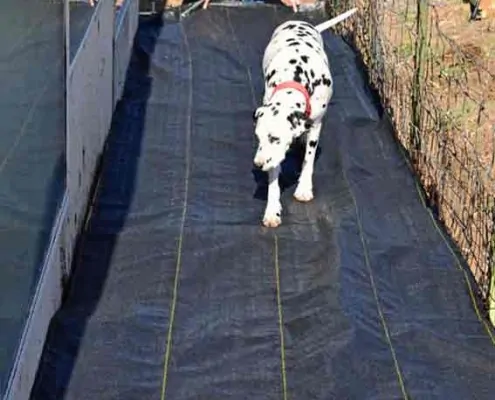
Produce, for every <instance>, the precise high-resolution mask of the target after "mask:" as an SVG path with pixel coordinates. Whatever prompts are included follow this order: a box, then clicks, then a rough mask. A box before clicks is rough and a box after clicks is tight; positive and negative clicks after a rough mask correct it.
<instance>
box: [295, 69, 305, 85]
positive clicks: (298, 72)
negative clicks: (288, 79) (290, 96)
mask: <svg viewBox="0 0 495 400" xmlns="http://www.w3.org/2000/svg"><path fill="white" fill-rule="evenodd" d="M303 72H304V70H303V69H302V68H301V66H300V65H298V66H296V70H295V71H294V78H293V79H294V81H296V82H298V83H301V82H302V79H301V75H302V74H303Z"/></svg>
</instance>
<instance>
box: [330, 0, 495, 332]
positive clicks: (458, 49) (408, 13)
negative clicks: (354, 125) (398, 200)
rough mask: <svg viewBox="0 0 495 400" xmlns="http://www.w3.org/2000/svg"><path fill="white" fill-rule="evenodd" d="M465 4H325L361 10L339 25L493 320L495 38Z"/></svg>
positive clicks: (370, 0)
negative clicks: (363, 67)
mask: <svg viewBox="0 0 495 400" xmlns="http://www.w3.org/2000/svg"><path fill="white" fill-rule="evenodd" d="M454 3H455V4H454ZM462 6H463V5H462V2H461V1H460V0H457V1H454V0H450V1H427V0H388V1H387V0H381V1H375V0H326V8H327V12H328V13H329V15H331V16H334V15H337V14H339V13H341V12H343V11H346V10H348V9H350V8H352V7H358V9H359V12H358V15H357V16H356V17H352V18H351V19H349V20H347V21H346V22H345V23H343V24H341V25H339V26H338V28H337V29H339V30H340V32H339V33H341V34H343V35H344V37H345V38H346V39H347V40H348V41H349V42H350V44H351V45H353V46H354V47H355V48H356V49H357V50H358V51H359V52H360V54H361V55H362V58H363V62H364V64H365V65H366V67H367V70H368V71H367V72H368V78H369V80H370V83H371V85H372V86H373V87H374V89H375V90H376V91H377V92H378V93H379V95H380V98H381V101H382V104H383V106H384V108H385V109H386V111H387V112H388V115H389V116H390V118H391V121H392V123H393V125H394V128H395V133H396V136H397V139H398V140H399V142H400V143H401V145H402V146H403V148H404V149H405V150H406V153H407V155H408V158H409V161H410V163H411V165H412V167H413V168H414V170H415V171H416V172H417V174H418V176H419V178H420V181H421V183H422V186H423V189H424V191H425V194H426V201H427V202H428V205H429V206H430V207H431V209H432V210H433V212H434V214H436V216H437V217H438V219H439V220H440V221H441V222H442V223H443V225H444V226H445V227H446V229H447V231H448V232H449V234H450V235H451V237H452V238H453V239H454V241H455V242H456V244H457V246H458V248H459V250H460V252H461V253H462V255H463V257H464V258H465V260H466V261H467V263H468V264H469V267H470V268H471V271H472V273H473V275H474V278H475V280H476V283H477V288H478V292H479V295H480V297H481V299H482V301H483V303H484V305H485V311H486V312H487V314H489V317H490V319H491V321H492V323H493V324H495V231H494V222H495V201H494V194H495V186H494V172H495V171H494V161H495V160H494V155H495V152H494V149H495V75H494V74H495V33H493V34H490V32H489V31H488V29H486V30H484V29H483V27H482V26H480V25H479V24H480V23H479V22H476V23H470V22H469V21H468V19H469V16H470V13H469V6H468V5H465V6H466V8H465V11H464V13H463V14H461V13H460V7H462ZM476 24H478V25H476ZM475 25H476V26H475Z"/></svg>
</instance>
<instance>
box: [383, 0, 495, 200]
mask: <svg viewBox="0 0 495 400" xmlns="http://www.w3.org/2000/svg"><path fill="white" fill-rule="evenodd" d="M417 15H418V11H417V2H416V0H392V1H389V2H387V3H385V6H384V20H383V25H382V26H383V28H382V29H383V34H384V36H385V41H384V42H385V43H387V46H388V49H386V50H385V51H386V53H387V54H388V55H387V56H386V58H387V61H388V64H389V67H388V68H391V69H395V71H394V72H392V74H393V75H395V76H397V75H398V76H399V77H400V78H402V77H403V78H409V79H404V80H403V81H411V77H412V75H413V74H414V71H415V67H414V62H415V61H414V58H415V51H416V50H417V49H416V43H417V42H418V39H417V37H416V32H417V26H416V24H417ZM469 15H470V11H469V4H468V3H464V2H463V1H462V0H443V1H440V0H437V1H431V2H429V8H428V16H427V18H428V24H426V23H425V24H424V25H427V26H428V28H427V29H426V32H425V37H426V40H425V41H426V45H425V48H424V50H423V53H422V54H423V56H422V59H423V60H424V72H423V75H424V76H426V78H425V79H424V80H423V81H422V83H423V86H424V93H425V94H424V98H425V100H423V101H424V103H423V108H425V109H429V111H431V112H434V113H436V116H435V117H434V118H435V119H436V120H437V121H436V122H438V120H440V119H442V121H441V132H440V134H441V135H442V136H445V137H448V140H449V141H451V140H452V141H454V140H455V141H456V142H455V143H454V144H453V146H454V147H457V148H464V149H467V150H466V151H468V152H469V153H471V154H470V157H473V158H476V160H477V163H478V164H479V168H478V169H483V170H484V172H486V174H485V173H484V174H483V175H485V176H486V177H487V181H486V183H487V185H488V186H490V187H491V189H490V191H492V192H493V193H495V185H494V182H495V168H494V150H495V9H493V10H488V18H486V19H484V20H481V21H471V22H470V21H469ZM390 64H392V65H390ZM412 86H414V85H412ZM412 86H410V87H409V89H408V90H410V91H412V90H413V87H412ZM431 124H432V123H430V125H431ZM421 128H422V129H424V126H423V127H421ZM423 134H428V132H423ZM492 189H493V190H492Z"/></svg>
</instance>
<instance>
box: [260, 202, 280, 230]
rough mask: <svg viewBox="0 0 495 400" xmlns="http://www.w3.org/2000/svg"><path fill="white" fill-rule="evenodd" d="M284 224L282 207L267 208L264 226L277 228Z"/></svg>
mask: <svg viewBox="0 0 495 400" xmlns="http://www.w3.org/2000/svg"><path fill="white" fill-rule="evenodd" d="M281 223H282V207H273V208H267V209H266V211H265V215H264V216H263V225H264V226H266V227H267V228H276V227H277V226H279V225H280V224H281Z"/></svg>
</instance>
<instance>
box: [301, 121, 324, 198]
mask: <svg viewBox="0 0 495 400" xmlns="http://www.w3.org/2000/svg"><path fill="white" fill-rule="evenodd" d="M320 132H321V122H318V123H315V124H313V126H312V127H311V128H310V130H309V132H308V134H307V139H306V152H305V154H304V161H303V166H302V171H301V175H300V176H299V181H298V184H297V187H296V191H295V192H294V197H295V198H296V200H299V201H302V202H307V201H311V200H313V169H314V164H315V155H316V148H317V147H318V140H319V139H320Z"/></svg>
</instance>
